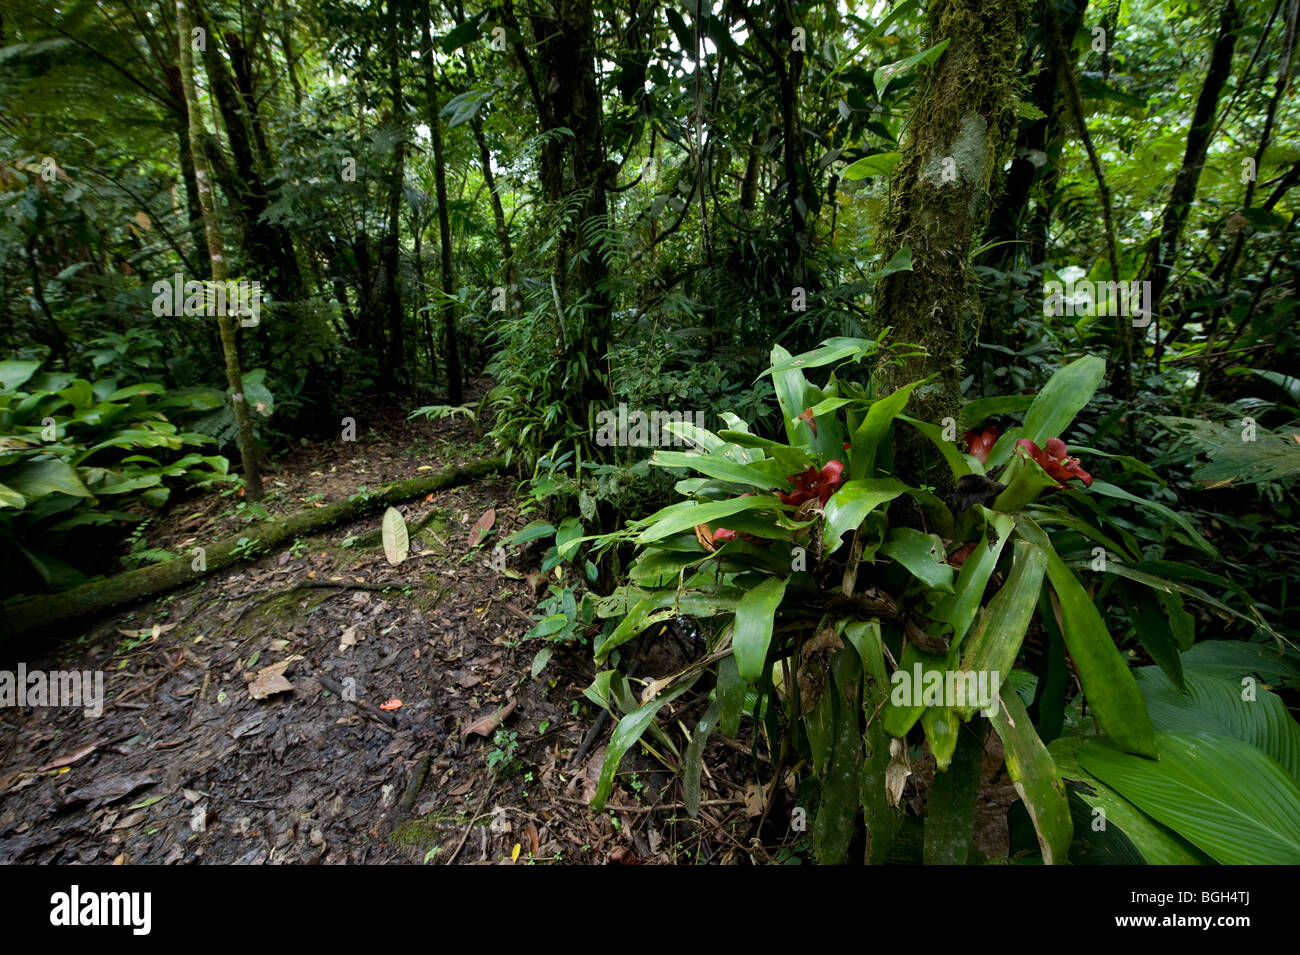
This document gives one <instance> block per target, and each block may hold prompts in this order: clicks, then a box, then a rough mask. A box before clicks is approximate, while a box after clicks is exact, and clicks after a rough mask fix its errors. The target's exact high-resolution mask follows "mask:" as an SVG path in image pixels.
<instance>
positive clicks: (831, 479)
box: [776, 461, 844, 507]
mask: <svg viewBox="0 0 1300 955" xmlns="http://www.w3.org/2000/svg"><path fill="white" fill-rule="evenodd" d="M786 480H787V481H791V482H793V483H794V493H792V494H787V493H785V492H784V491H777V492H776V496H777V497H778V498H779V499H780V501H781V503H782V504H794V505H796V506H797V505H799V504H802V503H803V502H804V501H810V500H812V499H813V498H817V500H818V501H819V502H820V503H821V506H822V507H825V506H826V502H827V501H829V500H830V499H831V495H832V494H834V493H835V489H836V488H838V487H839V486H840V484H841V483H842V481H843V480H844V465H843V464H841V463H840V462H839V461H827V462H826V466H825V467H823V468H822V469H821V470H820V471H818V470H817V469H816V468H815V467H809V468H808V470H807V471H804V472H803V473H802V474H791V475H790V476H789V477H787V478H786Z"/></svg>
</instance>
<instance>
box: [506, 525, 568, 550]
mask: <svg viewBox="0 0 1300 955" xmlns="http://www.w3.org/2000/svg"><path fill="white" fill-rule="evenodd" d="M554 533H555V525H554V524H548V523H547V522H546V521H533V522H532V523H531V524H529V525H528V526H527V527H524V528H523V529H522V530H518V531H515V532H514V533H513V534H511V535H510V536H509V537H507V538H506V539H505V540H503V541H502V542H501V543H502V546H506V547H510V546H514V547H518V546H519V545H521V544H527V543H529V542H531V541H535V540H540V539H541V538H543V537H550V536H551V535H552V534H554Z"/></svg>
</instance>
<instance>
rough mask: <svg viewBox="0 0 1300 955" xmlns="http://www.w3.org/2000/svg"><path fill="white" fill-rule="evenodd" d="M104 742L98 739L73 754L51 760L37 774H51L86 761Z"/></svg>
mask: <svg viewBox="0 0 1300 955" xmlns="http://www.w3.org/2000/svg"><path fill="white" fill-rule="evenodd" d="M102 742H103V740H98V739H97V740H95V741H93V742H90V743H87V744H86V745H85V746H83V747H81V748H80V749H74V750H73V751H72V752H71V753H66V754H64V755H63V756H60V757H59V758H58V759H54V760H51V761H50V762H48V763H46V764H45V765H44V766H42V767H41V768H40V769H38V770H36V772H38V773H45V772H49V771H50V770H51V769H58V768H59V767H60V766H71V765H72V764H73V763H75V762H76V761H77V760H79V759H84V758H85V757H87V756H89V755H90V754H91V753H93V752H94V751H95V750H96V749H98V748H99V744H100V743H102Z"/></svg>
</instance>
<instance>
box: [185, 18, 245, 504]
mask: <svg viewBox="0 0 1300 955" xmlns="http://www.w3.org/2000/svg"><path fill="white" fill-rule="evenodd" d="M192 29H193V18H192V17H191V16H190V10H189V7H188V6H187V5H186V0H176V31H177V33H178V34H179V37H180V40H179V43H180V68H181V89H182V90H183V91H184V93H185V106H186V109H187V110H188V116H189V132H190V156H191V161H192V162H193V163H194V180H195V183H196V185H197V191H198V194H199V209H200V211H201V212H202V214H203V228H204V232H205V234H206V236H207V243H208V261H209V263H210V268H211V271H212V281H213V282H225V281H226V279H227V277H228V275H227V272H226V256H225V244H224V242H223V240H222V236H221V220H220V219H218V218H217V205H216V201H215V199H214V198H213V194H212V177H211V176H210V175H209V174H208V163H207V154H206V153H205V152H204V151H203V113H202V110H201V107H200V106H199V93H198V90H197V89H196V88H195V86H194V52H193V49H192V48H191V46H190V42H191V36H190V31H191V30H192ZM221 311H222V314H220V315H218V316H217V328H218V329H219V331H220V333H221V351H222V354H223V356H224V357H225V362H226V382H227V383H228V384H229V385H230V403H231V406H232V407H233V409H234V413H235V425H236V427H237V428H238V430H239V457H240V459H241V461H242V462H243V465H244V484H245V486H246V493H247V495H248V497H249V498H250V499H251V500H254V501H256V500H258V499H260V498H261V496H262V469H261V466H260V464H259V462H258V459H257V445H256V443H255V442H254V440H253V419H252V418H251V417H250V416H249V413H248V402H247V401H245V400H244V374H243V371H242V370H241V369H240V367H239V343H238V341H237V340H236V338H235V319H234V317H233V316H231V315H230V314H229V313H228V311H227V310H225V309H222V310H221Z"/></svg>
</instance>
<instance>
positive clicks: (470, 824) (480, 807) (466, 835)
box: [443, 784, 492, 865]
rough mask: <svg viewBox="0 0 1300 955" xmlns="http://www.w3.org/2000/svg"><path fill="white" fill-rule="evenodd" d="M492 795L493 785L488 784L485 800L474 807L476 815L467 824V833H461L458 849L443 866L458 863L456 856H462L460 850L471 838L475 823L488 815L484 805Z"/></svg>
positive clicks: (457, 844) (484, 795) (484, 793)
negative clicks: (484, 810)
mask: <svg viewBox="0 0 1300 955" xmlns="http://www.w3.org/2000/svg"><path fill="white" fill-rule="evenodd" d="M491 794H492V786H491V784H488V787H487V789H485V790H483V798H482V799H480V800H479V801H478V805H477V806H475V807H474V814H473V815H472V816H470V818H469V822H468V823H466V824H465V831H464V832H463V833H461V837H460V842H458V843H456V848H455V849H453V850H452V852H451V855H449V856H447V861H446V862H444V863H443V865H451V864H452V863H453V862H455V861H456V856H458V855H460V850H461V849H462V848H464V846H465V840H466V839H468V838H469V834H470V832H471V830H473V828H474V823H476V822H478V821H479V820H480V819H482V818H483V816H485V815H487V813H484V812H483V805H484V803H486V802H487V801H488V796H490V795H491Z"/></svg>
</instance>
